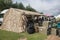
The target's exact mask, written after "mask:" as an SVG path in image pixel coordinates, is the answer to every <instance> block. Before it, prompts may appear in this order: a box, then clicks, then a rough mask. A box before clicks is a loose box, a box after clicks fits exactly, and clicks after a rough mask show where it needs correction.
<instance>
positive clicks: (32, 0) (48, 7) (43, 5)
mask: <svg viewBox="0 0 60 40" xmlns="http://www.w3.org/2000/svg"><path fill="white" fill-rule="evenodd" d="M16 1H17V2H22V3H23V4H24V6H26V5H28V4H30V5H31V7H33V8H34V9H36V10H37V11H39V12H44V14H50V15H58V14H59V13H58V12H59V11H60V0H13V2H14V3H15V2H16Z"/></svg>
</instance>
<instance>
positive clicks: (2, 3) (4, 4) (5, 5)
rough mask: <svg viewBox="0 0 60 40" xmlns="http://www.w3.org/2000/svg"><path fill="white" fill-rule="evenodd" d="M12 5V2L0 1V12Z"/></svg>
mask: <svg viewBox="0 0 60 40" xmlns="http://www.w3.org/2000/svg"><path fill="white" fill-rule="evenodd" d="M11 5H12V0H0V11H2V10H4V9H7V8H10V7H11Z"/></svg>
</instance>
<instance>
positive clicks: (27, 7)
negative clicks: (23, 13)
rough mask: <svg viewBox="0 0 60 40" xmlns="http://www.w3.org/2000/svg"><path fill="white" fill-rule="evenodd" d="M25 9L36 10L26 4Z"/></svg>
mask: <svg viewBox="0 0 60 40" xmlns="http://www.w3.org/2000/svg"><path fill="white" fill-rule="evenodd" d="M25 9H26V10H28V11H34V12H36V10H35V9H34V8H32V7H31V6H30V5H28V6H26V8H25Z"/></svg>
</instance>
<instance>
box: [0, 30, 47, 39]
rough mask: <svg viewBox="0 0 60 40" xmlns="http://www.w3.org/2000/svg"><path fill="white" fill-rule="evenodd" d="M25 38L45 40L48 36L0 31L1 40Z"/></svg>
mask: <svg viewBox="0 0 60 40" xmlns="http://www.w3.org/2000/svg"><path fill="white" fill-rule="evenodd" d="M24 37H25V38H27V40H44V39H46V37H47V36H46V35H45V34H42V33H35V34H28V33H15V32H8V31H4V30H0V40H17V39H18V38H24Z"/></svg>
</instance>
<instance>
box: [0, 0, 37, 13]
mask: <svg viewBox="0 0 60 40" xmlns="http://www.w3.org/2000/svg"><path fill="white" fill-rule="evenodd" d="M9 8H17V9H23V10H28V11H34V12H37V11H36V10H35V9H34V8H32V7H31V6H30V5H27V6H26V7H24V5H23V3H22V2H20V3H17V2H16V3H13V1H12V0H0V11H2V10H4V9H9Z"/></svg>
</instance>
